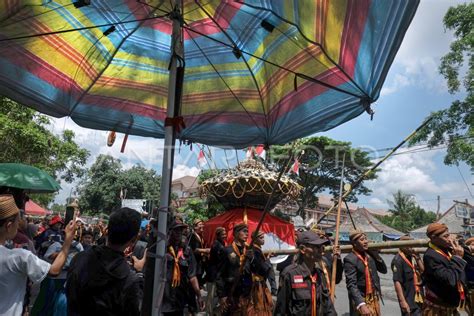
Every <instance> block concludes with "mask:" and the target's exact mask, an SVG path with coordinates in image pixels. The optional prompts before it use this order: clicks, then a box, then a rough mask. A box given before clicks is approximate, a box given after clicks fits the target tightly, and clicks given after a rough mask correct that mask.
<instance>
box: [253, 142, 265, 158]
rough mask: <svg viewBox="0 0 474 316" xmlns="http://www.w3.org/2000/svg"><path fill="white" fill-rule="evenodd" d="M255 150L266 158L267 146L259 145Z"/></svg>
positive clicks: (258, 154)
mask: <svg viewBox="0 0 474 316" xmlns="http://www.w3.org/2000/svg"><path fill="white" fill-rule="evenodd" d="M255 152H256V153H257V156H259V157H260V158H262V159H263V160H265V154H266V152H265V148H264V147H263V145H258V146H257V147H256V148H255Z"/></svg>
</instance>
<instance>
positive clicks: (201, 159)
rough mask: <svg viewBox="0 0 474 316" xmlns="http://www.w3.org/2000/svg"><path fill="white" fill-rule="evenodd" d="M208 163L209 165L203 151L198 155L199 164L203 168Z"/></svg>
mask: <svg viewBox="0 0 474 316" xmlns="http://www.w3.org/2000/svg"><path fill="white" fill-rule="evenodd" d="M206 163H207V160H206V156H204V151H202V149H201V150H200V151H199V155H198V164H199V166H200V167H201V168H202V167H204V166H205V165H206Z"/></svg>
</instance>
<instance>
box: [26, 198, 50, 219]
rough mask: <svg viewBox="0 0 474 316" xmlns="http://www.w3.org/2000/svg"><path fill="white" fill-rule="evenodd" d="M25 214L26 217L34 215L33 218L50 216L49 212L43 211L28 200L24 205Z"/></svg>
mask: <svg viewBox="0 0 474 316" xmlns="http://www.w3.org/2000/svg"><path fill="white" fill-rule="evenodd" d="M25 213H26V214H27V215H34V216H45V215H49V214H51V211H48V210H45V209H44V208H42V207H41V206H39V205H38V204H36V203H35V202H33V201H32V200H29V201H28V202H26V204H25Z"/></svg>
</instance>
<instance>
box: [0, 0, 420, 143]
mask: <svg viewBox="0 0 474 316" xmlns="http://www.w3.org/2000/svg"><path fill="white" fill-rule="evenodd" d="M170 3H172V2H171V1H163V0H141V1H137V0H74V1H72V0H3V1H0V94H3V95H6V96H8V97H10V98H12V99H14V100H17V101H19V102H21V103H23V104H26V105H28V106H31V107H33V108H35V109H37V110H39V111H41V112H44V113H47V114H50V115H52V116H56V117H63V116H70V117H71V118H72V119H73V120H74V121H75V122H76V123H77V124H79V125H81V126H84V127H89V128H94V129H102V130H114V131H117V132H124V133H128V134H134V135H141V136H152V137H163V136H164V121H165V117H166V116H167V115H166V105H167V99H168V85H169V83H168V82H169V81H168V74H169V72H168V67H169V64H170V57H171V53H170V52H171V48H170V43H171V33H172V21H171V20H172V19H173V17H177V16H178V15H177V14H175V13H174V12H173V8H172V7H171V5H170ZM182 5H183V10H182V17H179V19H180V22H181V25H182V29H183V35H182V36H183V41H184V60H183V61H182V63H183V64H184V63H185V69H186V70H185V74H184V85H183V87H182V106H181V107H180V110H179V113H177V115H178V116H180V117H182V118H183V121H184V124H185V128H182V129H181V131H180V132H178V134H177V137H178V138H180V139H182V140H189V141H192V142H198V143H204V144H208V145H221V146H232V147H245V146H248V145H252V144H267V145H271V144H282V143H286V142H288V141H290V140H293V139H295V138H299V137H303V136H307V135H310V134H313V133H315V132H319V131H324V130H328V129H330V128H333V127H335V126H337V125H339V124H341V123H343V122H345V121H348V120H350V119H352V118H354V117H356V116H358V115H360V114H361V113H363V112H364V111H368V112H370V111H371V110H370V104H371V103H372V102H374V101H375V100H377V98H378V96H379V93H380V89H381V87H382V84H383V82H384V79H385V77H386V75H387V72H388V70H389V67H390V65H391V63H392V61H393V58H394V56H395V54H396V52H397V49H398V48H399V46H400V43H401V41H402V38H403V36H404V34H405V31H406V29H407V27H408V25H409V23H410V21H411V19H412V17H413V15H414V13H415V10H416V8H417V5H418V0H397V1H390V0H300V1H298V0H272V1H269V0H240V1H239V0H227V1H224V0H222V1H217V0H196V1H192V0H184V1H182Z"/></svg>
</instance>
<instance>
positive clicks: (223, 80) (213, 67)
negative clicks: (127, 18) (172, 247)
mask: <svg viewBox="0 0 474 316" xmlns="http://www.w3.org/2000/svg"><path fill="white" fill-rule="evenodd" d="M184 29H185V30H186V31H187V32H188V31H189V29H188V28H187V27H186V28H184ZM190 38H191V39H192V41H193V42H194V44H195V45H196V47H197V48H198V49H199V51H200V52H201V54H202V55H203V56H204V58H206V60H207V62H208V63H209V65H211V67H212V69H214V71H215V72H216V74H217V75H218V76H219V78H220V79H221V80H222V82H223V83H224V84H225V86H226V87H227V89H229V92H230V93H231V94H232V96H233V97H234V98H235V99H236V100H237V102H238V103H239V104H240V106H242V109H244V111H245V113H247V115H248V116H249V117H250V119H251V120H252V121H253V123H254V124H255V126H256V127H257V128H258V130H259V131H260V132H261V133H262V134H263V135H264V136H265V135H266V133H265V132H264V131H262V129H261V128H260V126H258V124H257V122H256V121H255V119H254V118H253V116H252V115H251V114H250V112H249V111H248V110H247V109H246V108H245V106H244V104H243V103H242V101H240V99H239V97H238V96H237V94H235V92H234V91H233V90H232V88H231V87H230V86H229V84H228V83H227V81H225V79H224V77H222V75H221V74H220V73H219V71H218V70H217V68H216V66H215V65H214V64H213V63H212V61H211V60H210V58H209V57H208V56H207V55H206V54H205V53H204V51H203V49H202V48H201V46H199V44H198V43H197V42H196V40H195V39H194V38H193V37H192V36H190Z"/></svg>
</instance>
